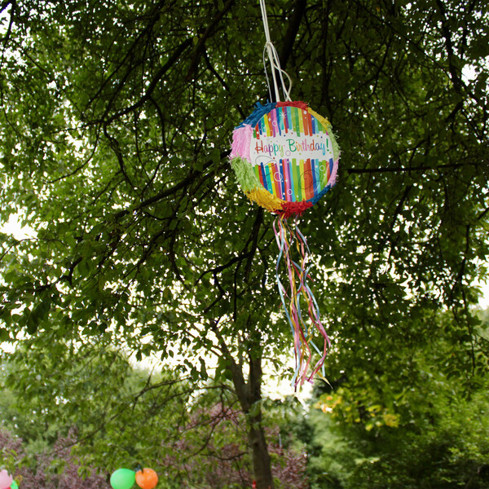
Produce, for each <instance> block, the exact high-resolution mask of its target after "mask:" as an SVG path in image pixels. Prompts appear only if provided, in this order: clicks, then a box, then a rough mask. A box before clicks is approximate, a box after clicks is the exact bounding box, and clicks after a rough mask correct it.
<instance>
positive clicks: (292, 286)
mask: <svg viewBox="0 0 489 489" xmlns="http://www.w3.org/2000/svg"><path fill="white" fill-rule="evenodd" d="M273 230H274V232H275V239H276V241H277V245H278V248H279V255H278V258H277V263H276V275H277V284H278V290H279V293H280V298H281V300H282V304H283V307H284V310H285V315H286V316H287V320H288V322H289V325H290V327H291V330H292V334H293V336H294V356H295V372H294V376H293V379H292V385H293V386H294V389H295V390H297V388H298V387H299V388H300V387H301V386H302V385H303V384H304V382H305V381H306V380H307V381H309V382H312V379H313V378H314V376H315V375H319V376H320V377H322V378H323V379H325V376H324V361H325V358H326V355H327V353H328V349H329V347H330V346H331V342H330V339H329V337H328V335H327V333H326V330H325V329H324V327H323V325H322V323H321V319H320V315H319V307H318V305H317V302H316V299H315V298H314V295H313V293H312V291H311V289H310V288H309V285H308V283H307V280H308V279H310V276H309V269H308V268H306V266H307V254H308V252H309V248H308V246H307V241H306V239H305V237H304V236H303V234H302V233H301V232H300V230H299V228H298V226H297V222H296V220H295V219H294V222H293V224H292V226H289V224H288V221H287V219H286V218H285V217H284V216H277V217H276V218H275V221H274V223H273ZM294 246H295V247H296V248H297V251H298V254H299V258H300V262H299V263H296V262H295V261H293V260H292V257H291V251H292V248H293V247H294ZM282 258H283V260H284V262H285V265H286V269H287V272H288V288H286V287H284V285H283V284H282V282H281V280H280V274H279V268H280V262H281V261H282ZM301 298H302V299H303V300H304V301H305V303H306V305H307V307H306V308H305V309H306V310H307V317H308V319H309V322H310V326H309V327H308V325H307V318H306V317H305V314H304V313H303V312H304V310H303V309H301ZM317 333H319V335H320V336H321V338H322V343H323V345H322V349H320V348H318V347H317V346H316V344H315V343H314V342H313V338H314V336H315V335H316V336H317ZM314 352H316V353H318V354H319V355H320V358H319V360H318V361H317V362H316V363H315V364H314V363H313V354H314ZM325 380H326V379H325Z"/></svg>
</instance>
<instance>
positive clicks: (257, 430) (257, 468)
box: [229, 342, 274, 489]
mask: <svg viewBox="0 0 489 489" xmlns="http://www.w3.org/2000/svg"><path fill="white" fill-rule="evenodd" d="M258 344H259V343H258V342H257V348H256V350H252V353H251V354H250V364H249V365H250V374H249V378H248V382H246V381H245V379H244V375H243V370H242V368H241V366H239V365H238V364H237V363H236V362H234V360H232V357H229V359H230V360H232V361H231V362H230V370H231V373H232V377H233V383H234V387H235V389H236V394H237V395H238V399H239V403H240V405H241V409H242V410H243V412H244V413H245V415H246V419H247V429H248V443H249V445H250V449H251V454H252V460H253V474H254V480H255V482H256V489H273V488H274V485H273V476H272V466H271V459H270V454H269V453H268V445H267V442H266V439H265V432H264V430H263V424H262V411H261V383H262V369H261V349H260V347H259V346H258Z"/></svg>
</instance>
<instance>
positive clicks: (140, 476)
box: [136, 468, 158, 489]
mask: <svg viewBox="0 0 489 489" xmlns="http://www.w3.org/2000/svg"><path fill="white" fill-rule="evenodd" d="M136 483H137V485H138V486H139V487H140V488H141V489H153V488H154V487H156V484H158V474H157V473H156V472H155V471H154V470H153V469H147V468H144V469H143V470H138V471H137V472H136Z"/></svg>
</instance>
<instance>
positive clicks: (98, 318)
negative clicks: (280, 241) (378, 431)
mask: <svg viewBox="0 0 489 489" xmlns="http://www.w3.org/2000/svg"><path fill="white" fill-rule="evenodd" d="M0 9H1V12H2V17H1V19H2V37H3V39H2V46H1V55H0V64H1V67H0V68H1V71H0V72H1V75H0V103H1V112H0V141H1V145H0V166H1V170H2V171H1V173H0V202H1V206H0V221H1V222H3V223H5V222H7V221H8V219H9V218H10V216H12V215H15V216H17V218H18V219H19V221H20V223H21V224H23V225H24V226H28V227H30V228H31V229H32V233H31V235H30V236H28V237H25V238H22V239H20V238H16V237H15V236H13V235H11V234H8V233H4V234H1V235H0V238H1V239H0V246H1V249H0V258H1V261H0V272H1V275H2V280H1V282H0V287H1V304H0V320H1V322H0V340H1V341H4V342H10V343H12V344H15V345H17V346H18V347H19V348H21V347H20V346H19V345H20V344H21V343H22V342H26V344H27V345H28V346H29V345H32V346H33V348H34V352H33V353H32V355H35V346H36V345H40V346H39V348H40V351H41V350H42V351H46V350H47V351H49V350H50V345H51V346H52V349H51V353H50V354H46V356H47V358H48V360H45V359H44V358H43V356H39V362H38V365H39V367H38V368H39V369H41V370H42V369H44V368H46V366H49V367H50V368H56V369H57V371H58V373H59V375H63V373H66V374H68V373H69V372H70V360H69V358H70V357H69V354H70V352H75V351H77V350H79V349H81V350H82V351H83V350H84V349H86V350H87V351H88V350H91V349H94V348H95V346H96V345H102V346H104V347H106V348H108V350H109V351H110V348H109V347H108V346H107V345H111V348H112V349H116V348H117V349H121V350H125V351H128V352H131V353H132V354H134V355H135V356H136V357H137V358H139V359H142V358H143V357H145V356H148V355H152V356H157V357H158V358H159V359H161V361H162V362H164V363H165V364H166V365H169V364H172V365H174V366H175V365H177V366H176V367H175V368H176V375H175V378H177V377H180V376H190V378H191V379H192V386H199V383H200V382H206V381H207V380H208V378H209V377H211V378H213V379H214V381H215V382H216V383H217V384H221V383H225V382H228V381H229V382H230V384H229V385H232V390H233V391H234V395H235V396H236V398H237V399H238V402H239V405H240V411H242V412H243V413H244V415H245V419H246V426H247V428H246V431H247V436H248V444H249V447H250V450H251V458H252V464H253V467H254V477H255V478H256V481H257V486H258V489H265V488H267V487H269V486H272V485H273V477H272V473H271V465H272V459H271V457H270V453H269V451H268V449H267V443H266V437H265V432H264V429H263V423H262V421H263V410H262V406H263V399H262V393H261V387H262V383H263V376H264V369H265V368H266V367H267V365H269V364H270V363H271V362H275V363H276V364H277V366H278V367H280V365H281V364H282V361H283V358H284V357H283V353H284V352H288V351H290V349H291V348H290V347H291V345H290V336H289V332H288V326H287V324H286V322H285V320H284V318H283V317H282V315H281V313H280V305H279V302H280V301H279V298H278V294H277V293H276V288H275V277H274V273H275V271H274V266H275V265H274V260H275V254H276V250H275V246H274V239H273V232H272V229H271V227H272V226H271V224H272V220H273V217H272V216H270V215H268V214H265V213H264V212H263V211H261V210H259V209H257V208H256V207H253V206H252V205H251V204H250V203H249V202H247V201H246V198H245V197H244V196H243V195H242V194H241V192H240V191H239V189H238V188H237V186H236V181H235V178H234V176H233V175H232V172H231V170H230V167H229V164H228V162H227V155H228V152H229V143H230V139H231V133H232V129H233V127H234V126H235V125H236V124H238V123H239V122H241V120H242V119H243V118H244V117H245V116H246V115H248V114H249V112H250V111H251V110H252V107H253V105H254V103H255V102H256V101H257V100H261V101H264V100H265V98H266V96H267V95H266V93H267V90H266V84H265V77H264V75H263V67H262V48H263V42H264V36H263V29H262V23H261V18H260V11H259V8H258V5H257V4H256V5H255V4H254V3H250V2H235V1H234V0H227V1H221V0H215V1H208V2H205V1H197V0H175V1H172V2H169V1H164V0H153V1H149V2H148V1H140V0H135V1H125V2H119V1H117V0H110V1H103V2H89V1H88V0H70V1H66V2H55V1H49V0H31V1H25V2H18V1H9V0H6V1H4V2H3V3H2V4H1V5H0ZM268 12H269V23H270V30H271V33H272V37H273V39H274V42H275V43H276V46H277V48H278V51H279V54H280V57H281V60H282V65H283V66H284V67H286V69H287V71H288V73H289V74H290V76H291V77H292V79H293V81H294V87H293V97H294V99H297V100H301V99H302V100H305V101H307V102H308V103H309V104H310V105H311V107H313V108H314V109H315V110H316V111H318V112H319V113H321V114H323V115H325V116H327V117H328V118H329V119H330V120H331V122H332V123H333V127H334V128H335V131H336V134H337V136H338V141H339V144H340V147H341V149H342V156H341V162H340V172H339V182H338V185H337V186H336V187H335V189H334V190H333V191H332V192H330V193H329V194H328V195H327V198H325V199H323V201H321V202H320V203H318V204H317V205H316V206H315V207H314V208H313V209H311V211H310V212H309V213H308V214H307V215H305V216H304V218H303V219H302V220H301V228H302V230H303V232H304V233H305V234H306V235H307V236H308V237H309V243H310V246H311V249H312V251H313V252H314V254H315V256H314V261H315V263H316V265H317V267H316V271H315V272H314V273H315V276H316V277H317V280H316V284H315V294H316V296H317V299H318V302H319V305H320V309H321V310H322V311H323V314H324V324H325V325H326V327H327V330H328V332H329V333H330V334H331V336H332V339H333V351H332V352H331V354H330V356H329V357H328V363H327V376H328V379H329V380H330V381H331V383H332V384H333V385H334V386H341V387H342V388H344V389H345V388H346V387H348V389H349V391H348V392H349V393H350V394H349V395H350V396H351V399H348V397H347V402H350V403H353V404H354V403H355V402H358V401H357V400H358V399H365V401H364V404H366V405H367V406H372V405H376V404H379V405H380V406H381V408H380V411H379V413H378V416H379V417H383V419H384V418H385V416H391V417H390V418H389V417H387V418H386V419H390V420H391V423H397V418H396V415H397V413H396V411H395V410H393V409H392V408H391V407H390V406H389V405H385V403H384V402H380V403H377V400H378V399H379V398H382V399H383V394H384V392H385V391H386V390H387V391H391V394H390V396H388V397H389V398H390V399H392V398H395V396H396V395H398V394H399V393H400V392H401V391H400V390H399V389H400V388H399V386H400V385H401V384H402V385H405V386H416V385H418V383H419V382H420V379H421V377H422V376H421V374H420V373H419V369H418V368H417V367H416V369H414V371H415V373H416V375H415V376H414V377H412V376H411V373H412V370H413V369H412V359H411V357H410V356H409V354H408V353H407V352H416V351H421V352H423V351H425V349H424V345H425V344H426V343H427V342H430V341H431V340H432V339H433V338H436V337H437V334H438V332H439V331H440V330H442V331H443V333H444V334H443V338H444V342H445V345H446V346H444V348H443V351H444V352H446V354H445V355H441V356H440V358H439V360H438V361H439V363H440V365H441V366H442V367H443V369H442V371H443V375H449V376H450V378H451V379H453V382H456V383H457V384H460V389H461V392H460V394H461V395H463V396H465V398H470V396H471V395H474V396H477V392H479V390H480V389H481V388H482V386H483V385H486V384H485V383H484V382H485V381H483V380H481V379H482V378H483V375H482V374H480V372H479V371H480V370H486V368H487V364H486V359H487V354H488V352H487V342H486V340H484V337H483V336H482V335H481V333H480V330H478V329H477V320H476V318H474V316H473V312H472V309H471V305H473V304H475V303H476V302H477V298H478V291H477V288H476V287H475V286H473V284H474V283H475V280H477V279H480V278H483V277H484V274H485V273H486V265H485V263H486V261H487V256H488V253H489V245H488V242H487V230H488V226H489V223H488V216H489V202H488V200H489V199H488V196H489V183H488V182H489V161H488V155H489V148H488V146H489V144H488V138H487V133H488V114H489V110H488V99H487V93H488V90H487V88H488V87H487V84H488V77H489V71H488V63H487V57H488V56H489V50H488V45H489V43H488V42H487V40H488V39H489V28H488V25H489V19H488V16H489V13H488V6H487V2H485V1H482V0H464V1H458V0H457V1H455V0H420V1H416V2H407V1H404V0H395V1H391V0H379V1H376V2H372V1H369V0H347V1H342V2H338V1H334V0H295V1H293V2H288V1H285V0H275V1H270V2H269V3H268ZM440 311H443V313H444V315H443V318H442V319H439V316H438V314H439V312H440ZM58 348H61V350H62V351H65V352H67V357H66V359H65V360H64V361H60V362H59V364H58V363H57V362H56V356H57V352H58V350H57V349H58ZM93 351H96V350H93ZM113 351H114V350H113ZM452 352H453V355H452ZM28 354H29V355H31V353H30V352H29V353H28ZM43 355H44V353H43ZM50 355H51V357H50ZM109 355H110V354H109ZM210 359H212V361H210ZM45 362H48V364H46V363H45ZM49 362H50V363H49ZM282 371H283V372H284V373H285V374H286V375H287V374H288V372H287V370H286V369H283V370H282ZM47 372H48V370H46V373H47ZM25 374H26V375H24V377H25V379H27V380H26V381H25V382H27V384H26V385H29V386H31V388H33V389H40V390H42V389H43V386H44V384H45V382H49V375H50V374H47V375H46V376H41V377H40V378H37V377H36V376H33V375H32V373H31V372H25ZM87 375H88V373H87ZM418 377H419V378H418ZM171 378H173V376H172V377H171ZM68 384H69V383H66V385H68ZM67 388H69V387H67ZM104 390H106V391H107V392H110V390H108V389H106V388H104ZM107 392H106V393H105V394H104V395H106V394H107ZM345 392H346V391H345ZM435 392H436V391H435ZM336 395H338V396H341V393H336ZM441 397H442V398H443V396H441ZM86 402H87V403H89V400H88V399H87V400H86ZM108 402H109V403H110V400H109V401H108ZM373 403H374V404H373ZM375 403H376V404H375ZM440 403H442V401H440ZM101 415H102V414H101ZM392 416H393V417H392ZM421 418H422V417H421ZM421 418H420V420H419V422H420V423H422V420H421ZM360 419H361V421H364V418H362V417H361V418H360ZM413 420H414V423H418V418H416V416H414V417H413ZM368 421H369V420H366V422H367V424H368ZM93 422H96V420H95V419H94V420H93ZM399 422H400V423H401V422H402V420H400V421H399Z"/></svg>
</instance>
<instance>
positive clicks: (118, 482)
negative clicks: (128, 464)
mask: <svg viewBox="0 0 489 489" xmlns="http://www.w3.org/2000/svg"><path fill="white" fill-rule="evenodd" d="M135 481H136V472H134V470H131V469H117V470H116V471H115V472H114V473H113V474H112V475H111V476H110V485H111V486H112V487H113V489H131V487H132V486H133V485H134V482H135Z"/></svg>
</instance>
